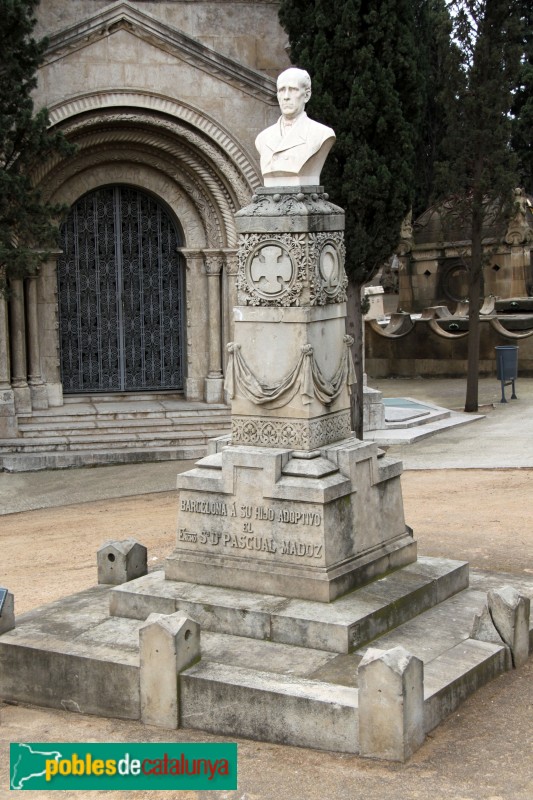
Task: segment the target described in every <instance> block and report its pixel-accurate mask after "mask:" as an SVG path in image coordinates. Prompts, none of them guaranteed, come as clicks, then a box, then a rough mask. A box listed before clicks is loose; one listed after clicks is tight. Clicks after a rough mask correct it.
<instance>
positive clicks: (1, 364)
mask: <svg viewBox="0 0 533 800" xmlns="http://www.w3.org/2000/svg"><path fill="white" fill-rule="evenodd" d="M14 436H18V429H17V415H16V413H15V395H14V393H13V389H12V388H11V364H10V358H9V329H8V323H7V303H6V301H5V299H4V297H3V296H2V295H1V294H0V439H9V438H12V437H14Z"/></svg>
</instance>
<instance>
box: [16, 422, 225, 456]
mask: <svg viewBox="0 0 533 800" xmlns="http://www.w3.org/2000/svg"><path fill="white" fill-rule="evenodd" d="M224 433H226V431H225V430H224V428H216V427H213V428H210V429H209V430H208V431H205V432H204V431H201V430H200V431H199V430H196V429H193V430H190V431H180V430H173V431H168V432H167V431H161V432H159V431H157V430H156V431H147V432H146V433H144V434H143V433H142V432H125V433H120V432H118V431H117V432H114V431H111V432H109V433H105V432H100V431H93V432H91V433H88V432H86V431H83V432H79V433H74V434H72V435H70V436H66V435H61V434H57V435H56V436H38V437H37V436H36V437H21V438H19V439H0V448H1V450H2V452H4V453H7V452H12V453H16V452H44V451H47V450H71V449H72V450H85V449H91V448H100V449H102V448H104V449H106V448H122V447H136V446H141V445H142V446H144V447H158V446H165V447H178V446H180V445H185V444H206V443H207V440H208V439H209V438H212V437H216V436H222V435H223V434H224Z"/></svg>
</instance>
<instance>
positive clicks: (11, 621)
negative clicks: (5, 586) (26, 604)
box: [0, 592, 15, 636]
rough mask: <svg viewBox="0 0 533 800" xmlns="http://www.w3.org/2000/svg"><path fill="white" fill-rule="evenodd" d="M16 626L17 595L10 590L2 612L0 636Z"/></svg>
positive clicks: (0, 616)
mask: <svg viewBox="0 0 533 800" xmlns="http://www.w3.org/2000/svg"><path fill="white" fill-rule="evenodd" d="M14 627H15V597H14V595H12V594H11V592H8V593H7V595H6V598H5V600H4V604H3V606H2V611H1V613H0V636H1V635H2V633H7V632H8V631H11V630H13V628H14Z"/></svg>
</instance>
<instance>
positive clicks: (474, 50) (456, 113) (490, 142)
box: [435, 0, 523, 411]
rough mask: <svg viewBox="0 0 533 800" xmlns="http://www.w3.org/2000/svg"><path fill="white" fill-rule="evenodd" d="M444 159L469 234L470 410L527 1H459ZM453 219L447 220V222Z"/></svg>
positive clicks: (452, 214) (509, 161)
mask: <svg viewBox="0 0 533 800" xmlns="http://www.w3.org/2000/svg"><path fill="white" fill-rule="evenodd" d="M451 6H453V21H454V40H455V42H456V43H457V47H455V48H453V49H451V50H450V72H451V74H453V76H454V78H455V81H454V82H450V84H449V87H448V88H449V93H448V97H447V98H446V104H445V111H446V135H445V137H444V139H443V153H444V158H443V159H442V161H441V162H440V163H439V164H437V165H436V192H435V197H436V200H438V201H440V210H441V212H442V213H441V220H442V221H443V224H444V228H445V229H446V225H447V224H451V225H452V226H455V224H456V222H457V221H460V222H461V224H462V226H463V227H464V228H465V229H466V230H467V231H468V233H467V235H466V237H465V238H468V239H469V241H470V254H469V257H468V259H467V261H466V266H467V267H468V272H469V277H468V283H469V293H468V301H469V309H470V310H469V318H470V323H469V330H470V333H469V337H468V372H467V387H466V402H465V411H477V408H478V371H479V369H478V368H479V308H480V294H481V291H482V274H483V265H484V262H485V260H486V258H487V250H486V249H485V248H484V246H483V232H484V229H485V228H486V227H487V225H488V224H491V223H492V224H494V223H496V224H497V225H498V224H500V223H502V222H504V221H505V220H506V219H507V217H508V215H509V214H510V213H511V211H512V210H513V191H512V190H513V188H515V187H516V185H517V180H518V178H517V173H516V157H515V154H514V153H513V151H512V150H511V147H510V138H511V107H512V103H513V95H514V92H515V90H516V86H517V82H518V76H519V70H520V58H521V54H522V52H523V42H522V21H523V20H522V8H523V0H453V2H452V3H451ZM447 217H448V220H447Z"/></svg>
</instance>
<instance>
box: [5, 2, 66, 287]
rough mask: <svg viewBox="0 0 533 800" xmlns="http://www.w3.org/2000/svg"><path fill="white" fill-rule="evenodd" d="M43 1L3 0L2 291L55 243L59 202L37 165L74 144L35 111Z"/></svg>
mask: <svg viewBox="0 0 533 800" xmlns="http://www.w3.org/2000/svg"><path fill="white" fill-rule="evenodd" d="M38 3H39V0H0V18H1V20H2V22H1V24H0V53H1V56H0V291H5V290H6V286H7V284H8V282H9V279H10V278H15V277H22V276H24V275H28V274H33V273H34V272H35V270H36V269H37V267H38V265H39V264H40V263H41V262H42V261H43V260H44V259H45V258H46V252H44V251H45V250H46V248H47V247H52V246H53V245H54V244H55V243H56V242H57V224H56V218H57V215H58V214H59V213H60V211H61V209H60V207H59V206H55V205H51V204H49V203H47V202H45V201H44V200H43V198H42V195H41V192H40V191H39V190H38V188H36V187H35V186H34V185H33V182H32V179H31V174H32V170H34V169H35V167H36V166H37V165H39V164H41V163H42V162H43V160H44V159H46V158H48V157H49V156H51V155H52V154H54V153H58V152H59V153H63V154H66V153H69V152H71V151H72V148H71V146H70V145H68V143H67V142H66V140H65V139H64V137H63V136H61V135H60V134H51V133H50V132H49V131H48V125H49V120H48V113H47V111H46V109H41V110H39V111H38V112H37V113H34V107H33V100H32V92H33V90H34V89H35V87H36V85H37V79H36V71H37V68H38V67H39V65H40V63H41V62H42V59H43V54H44V51H45V49H46V40H44V39H43V40H41V41H37V40H36V39H35V38H34V37H33V36H32V33H33V30H34V27H35V24H36V18H35V13H34V12H35V8H36V7H37V5H38Z"/></svg>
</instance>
